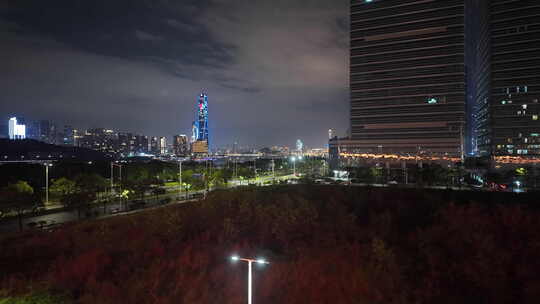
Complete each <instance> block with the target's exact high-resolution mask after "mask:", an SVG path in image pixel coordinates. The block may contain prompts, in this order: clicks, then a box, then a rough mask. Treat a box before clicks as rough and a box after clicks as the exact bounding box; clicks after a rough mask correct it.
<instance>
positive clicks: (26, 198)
mask: <svg viewBox="0 0 540 304" xmlns="http://www.w3.org/2000/svg"><path fill="white" fill-rule="evenodd" d="M33 194H34V189H33V188H32V187H31V186H30V185H29V184H28V183H27V182H25V181H18V182H16V183H14V184H9V185H8V186H7V187H5V188H4V189H3V190H2V194H1V202H0V205H1V209H2V210H3V211H2V213H3V214H4V213H8V212H15V213H16V214H17V218H18V220H19V230H20V231H22V230H23V225H22V219H23V216H24V215H25V214H26V213H28V212H33V211H35V210H36V208H37V207H38V205H39V204H38V200H37V198H36V197H34V195H33Z"/></svg>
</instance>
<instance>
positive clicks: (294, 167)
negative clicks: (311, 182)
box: [291, 156, 296, 176]
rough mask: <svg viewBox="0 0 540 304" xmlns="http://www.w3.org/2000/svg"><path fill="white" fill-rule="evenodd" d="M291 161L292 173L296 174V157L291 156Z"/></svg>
mask: <svg viewBox="0 0 540 304" xmlns="http://www.w3.org/2000/svg"><path fill="white" fill-rule="evenodd" d="M291 161H292V164H293V175H294V176H296V157H294V156H293V157H291Z"/></svg>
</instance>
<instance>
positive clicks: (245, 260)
mask: <svg viewBox="0 0 540 304" xmlns="http://www.w3.org/2000/svg"><path fill="white" fill-rule="evenodd" d="M231 260H233V261H235V262H236V261H242V262H247V263H248V304H251V303H252V300H251V298H252V291H251V289H252V288H251V285H252V284H251V281H252V275H251V272H252V264H253V263H257V264H262V265H264V264H270V263H268V262H267V261H266V260H265V259H246V258H241V257H239V256H237V255H233V256H232V257H231Z"/></svg>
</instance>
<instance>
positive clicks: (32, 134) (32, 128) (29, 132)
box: [26, 121, 41, 140]
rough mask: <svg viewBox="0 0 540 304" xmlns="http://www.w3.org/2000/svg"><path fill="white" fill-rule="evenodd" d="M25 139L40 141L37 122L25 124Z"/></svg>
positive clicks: (39, 130)
mask: <svg viewBox="0 0 540 304" xmlns="http://www.w3.org/2000/svg"><path fill="white" fill-rule="evenodd" d="M26 138H29V139H35V140H41V129H40V123H39V121H28V122H27V123H26Z"/></svg>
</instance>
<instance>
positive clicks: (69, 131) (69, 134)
mask: <svg viewBox="0 0 540 304" xmlns="http://www.w3.org/2000/svg"><path fill="white" fill-rule="evenodd" d="M74 131H75V130H74V129H73V127H72V126H70V125H65V126H64V132H63V133H62V144H63V145H64V146H74V145H75V132H74Z"/></svg>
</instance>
